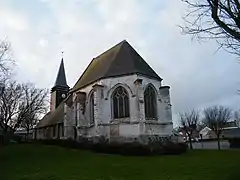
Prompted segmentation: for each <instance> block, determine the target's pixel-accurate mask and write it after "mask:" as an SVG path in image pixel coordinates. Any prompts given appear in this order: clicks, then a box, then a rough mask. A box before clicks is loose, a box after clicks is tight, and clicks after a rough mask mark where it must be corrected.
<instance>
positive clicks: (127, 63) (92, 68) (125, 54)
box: [72, 40, 162, 91]
mask: <svg viewBox="0 0 240 180" xmlns="http://www.w3.org/2000/svg"><path fill="white" fill-rule="evenodd" d="M129 74H141V75H145V76H148V77H150V78H154V79H157V80H160V81H161V80H162V79H161V78H160V77H159V76H158V75H157V73H156V72H155V71H154V70H153V69H152V68H151V67H150V66H149V65H148V64H147V63H146V61H145V60H144V59H143V58H142V57H141V56H140V55H139V54H138V53H137V52H136V51H135V49H134V48H133V47H132V46H131V45H130V44H129V43H128V42H127V41H126V40H124V41H122V42H120V43H119V44H117V45H115V46H114V47H112V48H110V49H109V50H107V51H105V52H104V53H102V54H101V55H99V56H98V57H96V58H94V59H93V60H92V61H91V63H90V64H89V65H88V67H87V68H86V69H85V71H84V72H83V74H82V76H81V77H80V78H79V80H78V81H77V83H76V84H75V85H74V87H73V88H72V91H74V90H77V89H79V88H82V87H84V86H87V85H89V84H91V83H93V82H95V81H97V80H100V79H103V78H109V77H116V76H122V75H129Z"/></svg>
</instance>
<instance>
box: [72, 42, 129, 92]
mask: <svg viewBox="0 0 240 180" xmlns="http://www.w3.org/2000/svg"><path fill="white" fill-rule="evenodd" d="M123 42H126V40H123V41H121V42H119V43H118V44H116V45H114V46H113V47H111V48H110V49H108V50H106V51H104V52H103V53H101V54H99V55H98V56H96V57H95V58H93V59H92V60H91V62H90V63H89V64H88V66H87V67H86V68H85V70H84V71H83V73H82V75H81V76H80V77H79V78H78V80H77V82H76V83H75V84H74V86H73V88H74V87H75V85H77V83H78V82H79V81H80V80H81V78H82V77H83V75H84V74H85V72H86V71H87V70H88V68H89V67H90V65H91V64H92V63H93V61H94V60H95V59H98V58H99V57H100V56H102V55H104V54H106V53H107V52H109V51H110V50H112V49H114V48H116V47H117V46H118V45H120V44H121V43H123ZM120 49H121V48H120ZM116 54H117V53H116ZM115 57H116V56H115ZM115 57H114V58H115ZM109 68H110V67H109ZM109 68H108V69H107V71H106V72H108V70H109ZM75 90H76V89H72V90H70V92H73V91H75Z"/></svg>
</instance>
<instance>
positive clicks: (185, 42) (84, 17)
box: [0, 0, 240, 120]
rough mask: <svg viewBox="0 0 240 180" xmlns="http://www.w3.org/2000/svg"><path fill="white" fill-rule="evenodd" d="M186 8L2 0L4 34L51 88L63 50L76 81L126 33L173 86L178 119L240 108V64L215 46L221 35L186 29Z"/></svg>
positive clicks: (22, 73) (29, 74) (30, 72)
mask: <svg viewBox="0 0 240 180" xmlns="http://www.w3.org/2000/svg"><path fill="white" fill-rule="evenodd" d="M10 2H11V3H10ZM185 10H186V7H185V5H184V4H183V3H181V1H179V0H172V1H167V0H165V1H159V0H152V1H148V0H143V1H138V0H131V1H129V0H122V1H112V0H89V1H83V0H73V1H61V0H51V1H50V0H41V1H31V3H18V1H14V0H12V1H7V0H6V1H1V3H0V34H1V35H3V37H5V36H6V37H8V39H9V40H10V41H11V42H12V47H13V50H14V55H15V58H16V60H17V62H18V65H19V66H18V76H17V78H18V79H19V80H21V81H32V82H34V83H36V84H37V85H38V86H41V87H46V88H51V86H52V84H53V83H54V81H55V77H56V74H57V69H58V66H59V63H60V59H61V52H62V51H64V62H65V68H66V73H67V78H68V83H69V85H70V86H72V85H74V83H75V82H76V80H77V79H78V78H79V76H80V75H81V73H82V72H83V71H84V69H85V68H86V67H87V65H88V64H89V62H90V61H91V59H92V58H94V57H96V56H97V55H99V54H100V53H102V52H103V51H105V50H107V49H108V48H110V47H111V46H113V45H115V44H117V43H118V42H120V41H122V40H123V39H127V40H128V41H129V42H130V44H132V46H133V47H134V48H135V49H136V50H137V51H138V52H139V53H140V55H141V56H142V57H143V58H144V59H145V60H146V61H147V62H148V63H149V65H151V66H152V67H153V69H154V70H155V71H156V72H157V73H158V74H159V75H160V76H161V77H162V78H163V82H164V84H168V85H170V86H171V97H172V104H173V113H174V117H175V120H176V119H177V113H179V112H182V111H185V110H188V109H190V108H203V107H206V106H210V105H213V104H223V105H224V104H225V105H228V106H230V107H233V108H238V102H239V100H240V96H238V95H237V94H236V90H237V88H238V87H240V82H239V81H238V78H237V77H239V72H240V71H239V68H240V66H239V65H238V64H237V62H236V60H235V59H234V57H233V56H231V55H229V54H227V53H226V52H224V51H221V50H220V51H219V52H218V53H216V54H214V52H215V51H216V49H217V45H216V43H215V42H212V41H211V42H208V43H202V44H200V43H197V42H195V41H194V42H192V41H191V39H190V37H188V36H182V35H181V34H180V29H179V28H178V25H179V24H181V23H182V19H181V16H182V14H183V13H184V11H185ZM3 37H1V36H0V38H3Z"/></svg>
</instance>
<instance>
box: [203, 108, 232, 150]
mask: <svg viewBox="0 0 240 180" xmlns="http://www.w3.org/2000/svg"><path fill="white" fill-rule="evenodd" d="M203 114H204V118H203V121H204V123H205V124H206V125H207V126H208V127H209V128H211V129H212V130H213V131H214V132H215V134H216V136H217V141H218V149H220V136H221V134H222V131H223V128H224V127H225V126H226V124H227V122H228V121H229V120H230V119H231V117H232V116H231V115H232V110H231V109H230V108H227V107H224V106H214V107H210V108H206V109H204V111H203Z"/></svg>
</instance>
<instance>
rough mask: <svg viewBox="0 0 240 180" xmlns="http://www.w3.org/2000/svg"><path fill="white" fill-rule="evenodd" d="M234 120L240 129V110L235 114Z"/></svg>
mask: <svg viewBox="0 0 240 180" xmlns="http://www.w3.org/2000/svg"><path fill="white" fill-rule="evenodd" d="M234 119H235V121H236V125H237V126H238V127H240V110H238V111H235V112H234Z"/></svg>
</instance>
